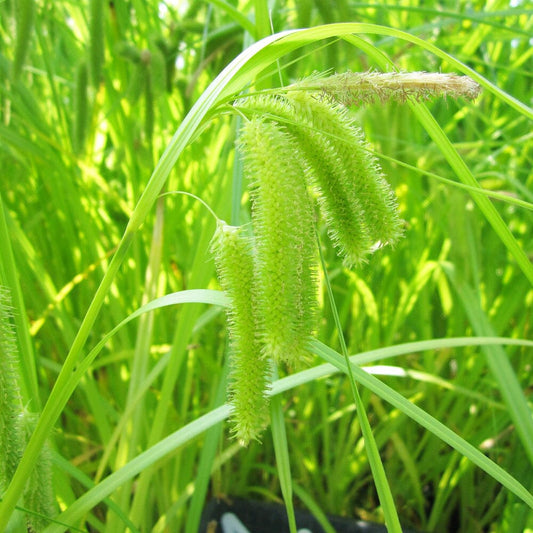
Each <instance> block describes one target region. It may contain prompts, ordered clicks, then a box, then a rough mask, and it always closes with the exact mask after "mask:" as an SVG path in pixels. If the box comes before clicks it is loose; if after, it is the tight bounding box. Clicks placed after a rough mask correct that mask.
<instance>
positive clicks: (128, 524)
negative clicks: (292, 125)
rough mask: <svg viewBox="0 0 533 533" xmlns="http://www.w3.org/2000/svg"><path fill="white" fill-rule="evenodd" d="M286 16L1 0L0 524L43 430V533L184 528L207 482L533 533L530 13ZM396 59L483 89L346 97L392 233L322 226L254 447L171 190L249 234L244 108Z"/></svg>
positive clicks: (288, 8)
mask: <svg viewBox="0 0 533 533" xmlns="http://www.w3.org/2000/svg"><path fill="white" fill-rule="evenodd" d="M297 4H298V7H297V8H296V7H295V6H294V5H293V3H280V4H276V6H275V8H274V9H273V11H272V12H271V13H270V14H269V8H268V6H267V3H266V2H264V1H260V0H257V1H255V2H253V3H250V4H246V5H245V4H240V5H237V4H236V3H231V2H229V3H225V2H221V1H216V2H212V3H202V2H191V3H190V4H189V5H188V7H187V8H186V9H185V8H181V7H180V8H175V7H172V5H171V4H169V5H168V6H167V7H165V8H163V4H161V5H158V4H157V3H154V2H141V1H139V0H132V1H131V2H124V1H116V2H113V3H112V4H111V5H110V4H109V3H107V2H102V1H99V0H91V1H90V2H89V1H87V2H79V3H77V2H76V3H74V2H71V3H68V2H54V3H46V5H42V4H41V3H37V4H36V5H34V3H33V2H30V1H28V0H25V1H24V2H13V1H6V2H3V3H0V13H1V17H0V38H1V44H2V46H1V48H0V72H1V76H2V79H3V83H2V84H1V87H0V102H1V118H2V120H1V122H0V147H1V150H0V169H1V178H0V180H1V181H0V194H1V198H0V200H1V202H0V208H1V210H0V285H2V286H3V287H6V288H7V289H9V291H10V294H11V306H12V313H11V315H9V314H8V315H7V318H6V317H5V316H4V315H2V316H1V317H0V318H2V320H3V321H4V322H6V323H7V321H8V322H9V323H11V324H13V325H14V326H15V328H16V329H15V332H16V335H15V337H14V345H8V344H4V341H3V337H0V341H2V344H1V345H2V350H3V352H2V354H0V357H2V361H4V355H5V353H6V351H9V352H10V355H13V354H15V355H16V356H18V357H17V358H16V359H15V361H16V363H15V366H16V371H15V374H16V377H17V380H18V382H19V388H20V400H19V401H18V404H17V405H18V406H19V407H20V406H22V405H24V406H25V407H26V408H27V410H28V411H31V412H34V413H38V414H39V415H40V416H39V420H38V422H35V423H34V424H33V426H32V430H31V431H33V429H34V431H33V436H32V438H31V440H29V442H28V444H27V447H26V444H25V443H24V442H22V443H20V445H19V447H20V452H21V453H22V451H23V449H24V448H25V453H24V455H23V456H22V458H21V459H20V464H19V468H18V471H17V473H16V474H15V475H14V476H11V475H10V476H9V479H7V478H6V479H1V476H3V477H4V478H5V477H6V476H5V475H4V471H3V469H0V491H1V492H2V494H3V496H2V499H3V501H2V502H1V503H0V530H3V529H4V528H5V527H6V523H7V521H8V520H11V525H12V527H13V528H14V529H15V530H16V528H21V527H23V526H22V525H21V524H22V520H23V516H24V515H23V514H22V511H20V510H13V509H15V507H16V506H17V505H18V506H24V505H26V503H27V502H30V499H29V498H26V500H24V501H23V500H20V496H21V494H22V492H23V490H24V485H25V483H26V480H27V478H28V477H29V476H30V473H31V472H32V468H33V465H34V464H35V463H36V462H37V463H39V462H40V461H41V458H42V456H41V455H40V450H41V449H42V447H43V445H44V444H45V442H46V441H47V440H48V443H49V447H50V454H51V461H52V470H53V480H52V483H53V493H54V494H55V505H56V509H55V510H56V516H55V517H54V518H55V519H57V522H48V521H45V522H44V523H46V524H49V527H48V528H47V529H46V531H60V530H65V529H68V530H70V531H76V530H82V531H88V530H91V531H109V532H116V531H124V530H126V529H127V528H129V529H130V530H131V531H135V530H137V531H143V532H144V531H154V532H158V531H187V532H195V531H197V530H198V523H199V519H200V515H201V511H202V508H203V505H204V503H205V499H206V497H209V496H212V495H225V496H234V495H240V496H246V497H250V498H261V499H267V500H276V501H277V500H280V499H282V498H285V502H286V504H287V506H288V509H291V507H292V504H291V503H290V501H291V498H292V500H293V503H294V505H295V506H297V507H304V508H307V509H310V510H312V511H313V512H314V513H315V514H317V515H319V516H323V514H324V513H332V514H339V515H344V516H350V517H363V518H368V519H371V520H375V521H380V522H383V521H386V522H387V524H388V525H389V527H390V529H391V530H395V529H394V528H395V526H394V524H395V523H396V516H398V517H399V520H400V522H401V523H402V525H404V526H410V527H414V528H419V529H420V530H425V531H464V532H471V531H495V532H499V531H501V532H507V531H511V532H514V531H517V532H518V531H526V530H528V528H529V529H530V530H531V529H533V513H532V511H531V509H532V508H533V495H532V494H531V488H532V487H533V416H532V402H531V399H532V396H531V392H532V389H531V383H532V378H531V376H532V370H531V356H532V353H533V352H532V347H533V343H532V342H531V341H528V340H527V339H531V337H532V335H531V329H532V325H531V320H532V316H531V309H532V302H533V290H532V288H531V284H532V282H533V266H532V264H531V259H530V258H531V256H532V254H533V238H532V231H531V222H532V213H531V210H532V208H533V205H532V204H533V194H532V192H531V188H532V186H533V176H532V175H531V168H532V166H533V137H532V135H531V120H532V118H533V110H532V109H531V108H530V107H528V106H531V103H532V98H533V84H532V82H531V81H532V80H531V72H532V71H533V58H532V53H531V50H532V48H531V42H530V41H529V39H530V35H531V34H532V32H533V18H532V17H531V5H530V4H528V3H527V2H521V3H519V4H518V5H517V6H516V7H509V3H508V2H499V1H494V2H491V3H489V4H487V5H485V2H479V3H470V2H460V3H452V2H441V3H439V4H435V5H434V7H433V8H428V7H426V5H425V4H424V3H422V2H418V3H417V2H416V1H413V2H409V3H408V2H406V3H405V5H395V6H394V7H391V6H388V7H384V6H380V5H377V6H376V5H372V6H371V5H368V4H364V3H356V2H345V1H337V2H335V3H334V4H331V7H328V9H327V10H326V9H324V8H323V6H325V5H326V4H327V3H322V2H316V3H313V2H310V1H302V2H298V3H297ZM407 4H409V5H407ZM327 5H328V6H329V5H330V4H327ZM331 23H335V24H331ZM344 23H351V24H344ZM324 24H329V25H324ZM304 27H305V28H309V29H308V30H305V31H302V32H293V31H292V30H294V29H296V28H304ZM279 32H286V33H279ZM404 32H405V33H404ZM271 34H274V35H272V36H271V37H269V36H270V35H271ZM262 38H265V40H262V41H261V39H262ZM254 43H255V44H254ZM394 68H397V69H401V70H406V71H422V70H424V71H442V72H457V73H463V74H469V75H471V76H472V77H473V78H474V79H476V81H478V82H479V83H480V84H481V85H482V87H483V92H482V94H481V96H480V97H479V98H478V99H477V100H476V101H475V102H473V103H472V102H468V101H464V100H461V99H458V100H457V101H456V100H453V99H447V100H435V101H431V102H427V103H420V102H411V103H409V104H404V105H402V104H398V103H385V104H372V105H368V106H364V107H354V108H353V109H352V112H353V113H354V115H355V116H356V117H357V120H358V122H359V123H360V124H361V126H362V127H363V129H364V131H365V133H366V136H367V139H368V141H369V142H370V145H371V148H372V150H373V151H374V153H375V154H376V155H377V157H378V158H379V159H380V162H381V164H382V166H383V168H384V170H385V172H386V174H387V176H388V178H389V181H390V182H391V184H392V186H393V187H394V189H395V191H396V193H397V195H398V198H399V203H400V210H401V216H402V217H403V219H404V220H405V221H406V225H405V237H404V239H403V240H402V241H401V242H399V244H398V245H397V246H396V247H395V248H394V249H392V250H391V249H387V248H384V249H382V250H379V251H377V252H376V253H375V254H374V255H373V256H372V257H371V258H370V260H369V261H368V263H365V264H363V265H361V266H359V267H357V268H355V269H353V270H346V269H345V268H343V266H342V260H341V259H339V258H338V257H337V255H336V253H335V251H334V249H333V247H332V246H331V243H330V241H329V240H328V237H327V235H326V231H325V228H324V227H323V225H322V224H320V225H319V228H318V229H319V237H320V242H321V248H322V254H323V261H324V265H325V272H324V273H323V275H322V300H321V302H322V303H321V310H320V327H319V332H318V334H317V338H316V339H315V340H313V341H312V342H311V343H310V344H309V349H310V352H311V355H310V357H309V362H308V367H309V368H291V369H286V368H283V367H280V368H279V373H280V377H281V379H279V380H278V381H276V382H275V383H274V385H273V390H272V395H273V398H272V407H271V418H272V430H271V431H270V430H268V431H267V432H266V433H265V434H264V435H263V440H262V442H257V443H256V442H254V443H252V444H250V445H249V446H248V447H247V448H242V447H240V446H239V444H238V443H237V442H236V441H235V440H233V439H231V437H230V434H229V431H228V426H227V425H226V423H225V422H224V421H225V420H226V419H227V417H228V414H229V408H228V406H227V405H225V403H224V402H225V393H226V387H227V379H228V368H227V359H228V358H227V335H226V320H225V315H224V312H223V308H224V306H225V305H226V303H227V302H226V300H225V298H224V297H223V295H222V293H221V292H220V291H219V290H218V289H219V286H218V283H217V281H216V279H215V273H214V264H213V261H212V258H211V256H210V253H209V248H210V241H211V238H212V236H213V233H214V231H215V219H214V217H213V216H212V214H211V213H209V211H208V210H207V209H206V208H205V206H203V205H202V203H201V202H199V201H198V200H196V199H195V198H194V197H192V196H190V195H183V194H176V191H184V192H187V193H191V194H194V195H197V196H198V197H200V198H201V199H202V200H203V201H204V202H206V203H207V204H208V205H209V206H210V207H211V209H213V211H214V212H215V213H216V215H217V216H218V217H219V218H221V219H224V220H226V221H228V223H232V224H234V225H238V224H244V223H247V222H249V219H250V209H249V202H248V193H247V191H246V185H247V183H246V176H243V171H242V165H241V162H240V159H239V157H238V154H236V151H235V141H236V135H237V131H238V127H239V121H240V120H241V119H240V118H239V116H238V114H237V113H235V112H234V110H233V109H232V108H231V107H230V105H231V103H232V102H233V100H234V99H235V97H236V96H237V95H238V94H240V93H241V91H245V90H251V91H255V90H270V89H276V88H278V87H280V86H281V85H282V86H286V85H288V84H290V83H292V82H294V81H296V80H298V79H300V78H302V77H304V76H307V75H310V74H312V73H313V72H314V71H316V70H325V69H331V71H336V72H344V71H346V70H352V71H365V70H368V69H376V70H392V69H394ZM163 192H167V193H168V194H165V195H162V194H161V193H163ZM328 289H329V290H328ZM330 295H331V296H332V297H333V302H334V303H332V300H331V298H330ZM2 303H4V302H2ZM143 306H144V307H143ZM2 331H3V330H2V329H1V328H0V333H1V332H2ZM341 333H342V334H341ZM344 345H345V346H346V352H347V354H350V355H353V357H352V359H351V360H352V363H353V364H352V365H351V376H352V377H353V380H352V379H350V373H349V372H348V365H347V364H346V360H345V358H344V357H343V346H344ZM5 346H9V347H8V349H6V348H5ZM10 361H11V359H10ZM10 364H11V363H10ZM362 365H371V367H370V368H369V369H368V370H369V372H370V373H368V372H365V371H363V370H361V366H362ZM2 368H4V367H2ZM376 375H377V376H378V377H376ZM0 384H1V383H0ZM356 384H357V386H356ZM354 405H357V406H358V411H359V412H357V410H356V409H355V407H354ZM370 429H371V432H372V435H373V439H372V438H371V437H370V435H369V434H368V431H369V430H370ZM0 431H3V434H2V437H3V438H8V439H9V438H10V437H9V435H7V437H6V435H5V427H1V428H0ZM31 431H29V433H31ZM363 433H366V439H363V436H362V435H363ZM2 442H4V441H2ZM365 443H366V445H367V447H366V448H365ZM10 482H11V483H10ZM39 483H42V481H40V482H39ZM30 484H31V483H30ZM8 485H9V487H8ZM378 495H379V498H378ZM392 501H393V502H394V505H392V503H391V502H392ZM28 506H29V504H28ZM61 524H64V525H61ZM326 527H327V526H326Z"/></svg>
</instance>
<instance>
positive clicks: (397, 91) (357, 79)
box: [295, 72, 481, 106]
mask: <svg viewBox="0 0 533 533" xmlns="http://www.w3.org/2000/svg"><path fill="white" fill-rule="evenodd" d="M295 87H297V88H301V89H305V90H307V91H309V90H315V91H319V92H322V93H324V94H326V95H327V96H330V97H331V98H333V99H334V100H336V101H337V102H340V103H342V104H344V105H347V106H350V105H360V104H371V103H375V102H381V103H384V102H386V101H389V100H394V101H398V102H405V101H406V100H408V99H409V98H413V99H415V100H427V99H429V98H432V97H445V98H446V97H451V98H459V97H463V98H468V99H470V100H473V99H475V98H477V96H478V95H479V94H480V92H481V87H480V86H479V84H478V83H476V82H475V81H474V80H472V79H471V78H469V77H468V76H458V75H457V74H447V73H440V72H344V73H342V74H334V75H333V76H328V77H322V76H311V77H309V78H307V79H304V80H302V81H300V82H298V83H296V84H295Z"/></svg>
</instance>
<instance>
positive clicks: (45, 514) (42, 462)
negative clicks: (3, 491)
mask: <svg viewBox="0 0 533 533" xmlns="http://www.w3.org/2000/svg"><path fill="white" fill-rule="evenodd" d="M36 424H37V415H35V414H33V413H29V412H27V411H23V412H22V413H21V415H20V425H21V427H22V430H23V432H24V434H25V435H24V439H25V441H29V439H30V437H31V435H32V433H33V431H34V429H35V426H36ZM24 506H25V507H26V508H27V509H30V510H31V511H32V513H31V514H30V513H28V514H27V516H26V524H27V527H28V531H30V532H37V531H43V530H44V528H45V527H46V526H48V525H50V519H51V518H52V517H53V516H55V515H56V509H55V500H54V490H53V485H52V461H51V457H50V447H49V446H48V444H47V443H45V445H44V446H43V448H42V449H41V451H40V452H39V460H38V461H37V463H36V464H35V467H34V469H33V470H32V473H31V475H30V477H29V478H28V482H27V484H26V488H25V489H24Z"/></svg>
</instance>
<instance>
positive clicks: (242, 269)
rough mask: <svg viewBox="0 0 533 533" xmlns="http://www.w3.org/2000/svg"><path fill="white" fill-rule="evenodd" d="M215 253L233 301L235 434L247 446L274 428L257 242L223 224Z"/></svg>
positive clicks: (236, 229)
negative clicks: (257, 285) (257, 293)
mask: <svg viewBox="0 0 533 533" xmlns="http://www.w3.org/2000/svg"><path fill="white" fill-rule="evenodd" d="M212 251H213V253H214V256H215V264H216V268H217V273H218V277H219V280H220V284H221V286H222V288H223V289H224V291H225V292H226V294H227V296H228V298H229V299H230V307H229V310H228V322H229V335H230V348H231V355H230V358H231V359H230V366H231V374H230V386H229V387H230V394H229V396H230V402H231V404H232V406H233V410H232V415H231V424H232V432H233V434H234V435H235V437H236V438H237V439H238V440H239V441H240V442H241V443H242V444H243V445H246V444H248V443H249V442H250V441H251V440H252V439H258V438H259V436H260V434H261V432H262V430H263V429H264V427H265V426H266V424H267V422H268V397H267V395H266V391H267V389H268V385H269V380H268V376H269V362H268V360H267V358H265V357H263V354H262V350H261V344H260V341H259V336H258V334H257V330H258V322H257V318H256V309H255V308H256V306H255V297H254V294H253V286H254V259H253V253H252V241H251V238H250V237H249V236H247V235H246V234H245V232H244V230H243V229H242V228H238V227H235V226H228V225H226V224H225V223H223V222H220V223H219V224H218V226H217V230H216V233H215V237H214V239H213V244H212Z"/></svg>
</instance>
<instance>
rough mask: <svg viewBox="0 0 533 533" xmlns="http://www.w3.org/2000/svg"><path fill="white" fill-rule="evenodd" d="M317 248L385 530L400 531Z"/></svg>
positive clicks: (319, 247)
mask: <svg viewBox="0 0 533 533" xmlns="http://www.w3.org/2000/svg"><path fill="white" fill-rule="evenodd" d="M317 240H318V235H317ZM318 249H319V253H320V262H321V264H322V270H323V272H324V280H325V283H326V289H327V292H328V298H329V302H330V305H331V312H332V314H333V319H334V321H335V326H336V328H337V331H338V335H339V343H340V345H341V351H342V354H343V356H344V359H345V361H346V366H347V370H348V372H347V374H348V378H349V381H350V386H351V388H352V394H353V397H354V400H355V406H356V410H357V417H358V418H359V424H360V425H361V432H362V434H363V439H364V443H365V448H366V451H367V454H368V462H369V463H370V468H371V470H372V475H373V477H374V483H375V485H376V489H377V492H378V497H379V501H380V503H381V507H382V509H383V514H384V518H385V525H386V526H387V530H388V531H389V532H390V533H401V532H402V527H401V525H400V520H399V518H398V513H397V512H396V506H395V505H394V499H393V497H392V493H391V490H390V486H389V483H388V481H387V476H386V474H385V468H384V467H383V463H382V462H381V458H380V455H379V449H378V446H377V443H376V440H375V439H374V435H373V434H372V428H371V426H370V422H369V421H368V417H367V415H366V411H365V408H364V405H363V400H362V399H361V396H360V394H359V390H358V389H357V384H356V382H355V379H354V375H353V371H352V367H351V365H350V359H349V355H348V349H347V347H346V341H345V339H344V333H343V330H342V325H341V321H340V318H339V313H338V311H337V306H336V304H335V298H334V296H333V290H332V288H331V283H330V281H329V277H328V273H327V269H326V263H325V261H324V255H323V253H322V248H321V246H320V242H319V243H318Z"/></svg>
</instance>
